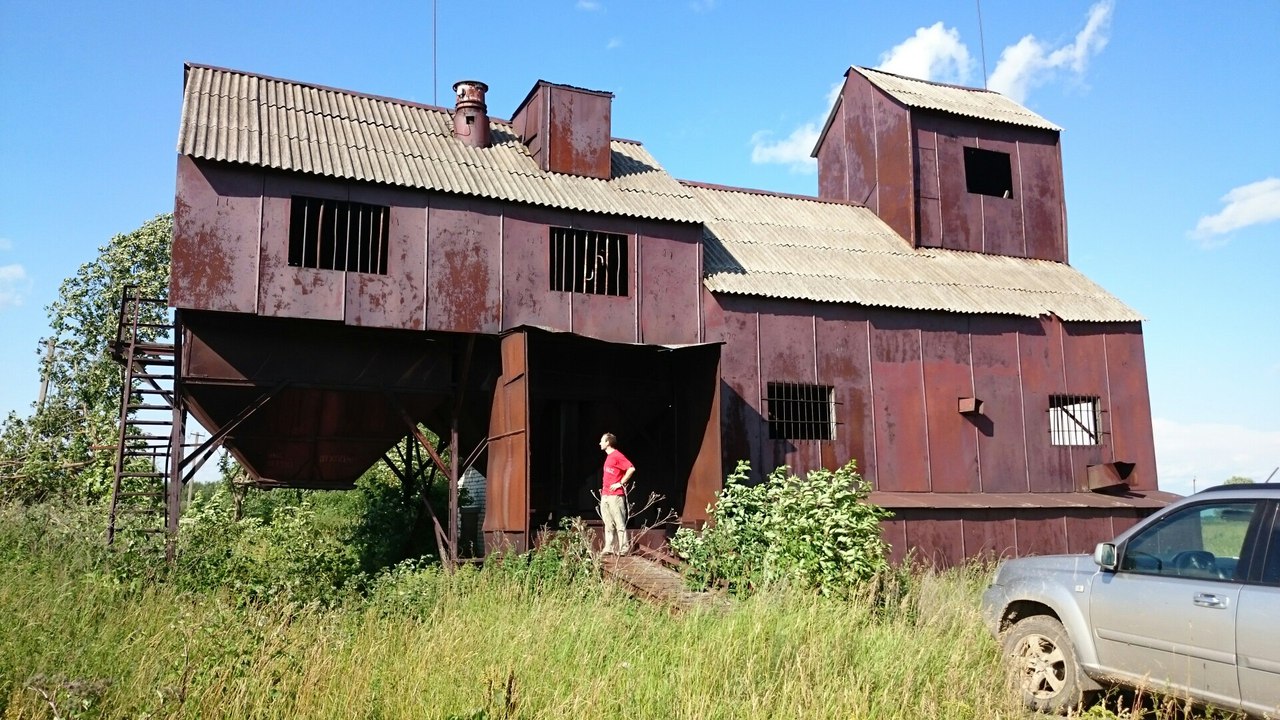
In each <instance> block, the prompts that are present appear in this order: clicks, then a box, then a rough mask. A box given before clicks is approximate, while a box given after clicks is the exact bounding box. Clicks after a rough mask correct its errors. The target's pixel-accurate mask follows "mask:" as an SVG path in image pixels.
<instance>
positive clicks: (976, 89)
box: [852, 65, 1021, 105]
mask: <svg viewBox="0 0 1280 720" xmlns="http://www.w3.org/2000/svg"><path fill="white" fill-rule="evenodd" d="M852 67H853V68H855V69H857V70H867V71H870V72H873V73H879V74H880V75H888V76H890V77H896V78H898V79H899V80H908V81H910V82H918V83H924V84H925V85H933V86H936V87H945V88H952V89H954V90H966V91H968V92H982V93H991V94H992V95H999V96H1000V97H1003V98H1008V97H1009V96H1008V95H1005V94H1004V93H1001V92H997V91H995V90H992V89H991V88H980V87H971V86H969V85H956V84H955V83H944V82H938V81H937V80H924V79H922V78H917V77H911V76H910V75H902V74H899V73H894V72H889V71H888V70H881V69H879V68H871V67H867V66H865V65H853V66H852ZM1018 104H1019V105H1021V103H1018Z"/></svg>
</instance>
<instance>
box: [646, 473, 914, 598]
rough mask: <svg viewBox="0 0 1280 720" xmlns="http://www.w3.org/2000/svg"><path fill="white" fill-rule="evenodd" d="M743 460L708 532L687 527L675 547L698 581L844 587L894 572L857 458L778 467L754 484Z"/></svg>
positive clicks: (742, 586) (747, 586) (880, 514)
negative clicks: (809, 467) (814, 466)
mask: <svg viewBox="0 0 1280 720" xmlns="http://www.w3.org/2000/svg"><path fill="white" fill-rule="evenodd" d="M750 471H751V466H750V464H749V463H747V462H745V461H740V462H739V463H738V467H737V469H736V470H735V471H734V472H733V473H732V474H731V475H729V477H728V478H727V479H726V481H725V486H724V489H723V490H721V491H720V493H719V495H718V497H717V500H716V503H715V505H714V506H712V507H711V508H710V512H711V521H712V524H710V525H709V526H708V527H707V528H706V529H704V530H703V531H702V532H695V531H693V530H689V529H687V528H684V529H681V530H680V531H678V532H677V533H676V536H675V537H674V538H672V540H671V546H672V548H673V549H674V550H675V551H676V553H678V554H679V555H680V556H681V557H683V558H684V559H686V560H687V561H688V562H689V570H688V575H689V577H690V579H691V581H692V582H694V583H697V584H700V585H704V586H705V585H710V584H714V583H718V582H727V583H728V584H730V585H731V586H732V587H734V588H736V589H737V590H739V591H748V590H752V589H756V588H760V587H764V586H769V585H778V584H782V585H791V586H799V587H808V588H814V589H817V590H819V591H821V592H823V593H839V592H843V591H846V590H848V589H851V588H854V587H857V586H859V585H861V584H863V583H865V582H867V581H869V580H872V579H874V578H877V577H879V576H880V575H881V574H883V573H885V572H887V571H888V570H889V565H888V560H887V557H886V556H887V551H888V545H887V544H886V543H885V542H884V540H883V539H882V538H881V536H880V520H881V519H882V518H885V517H889V516H890V513H889V511H887V510H884V509H883V508H880V507H877V506H875V505H871V504H869V503H867V502H865V500H866V497H867V493H868V492H869V491H870V484H869V483H867V481H865V480H863V479H862V476H861V475H859V474H858V473H857V471H856V466H855V464H854V462H853V461H850V462H849V463H848V464H847V465H845V466H844V467H842V468H840V469H838V470H834V471H832V470H826V469H819V470H813V471H811V472H810V473H809V474H808V476H807V477H805V478H804V479H801V478H799V477H796V476H795V475H792V474H791V469H790V468H787V467H780V468H778V469H776V470H774V471H773V472H772V473H770V474H769V476H768V478H766V479H765V481H764V482H762V483H760V484H758V485H748V484H747V481H748V479H749V476H750Z"/></svg>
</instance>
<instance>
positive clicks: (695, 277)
mask: <svg viewBox="0 0 1280 720" xmlns="http://www.w3.org/2000/svg"><path fill="white" fill-rule="evenodd" d="M672 230H674V231H675V232H671V231H668V233H667V234H666V235H660V234H657V233H654V232H653V231H652V230H644V231H641V232H640V233H638V234H637V236H636V242H635V245H636V252H637V254H638V255H639V257H638V258H637V260H638V261H639V262H637V263H636V265H637V267H639V275H638V276H637V281H638V283H639V285H640V286H641V287H642V292H638V293H636V302H637V303H638V304H639V306H640V337H639V341H640V342H643V343H649V344H658V345H667V344H683V343H691V342H699V341H701V339H702V329H701V327H700V318H699V313H698V312H696V310H697V308H698V306H699V303H701V300H702V251H701V243H702V229H701V228H698V227H694V226H688V227H682V228H673V229H672Z"/></svg>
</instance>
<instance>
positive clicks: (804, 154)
mask: <svg viewBox="0 0 1280 720" xmlns="http://www.w3.org/2000/svg"><path fill="white" fill-rule="evenodd" d="M843 87H844V81H841V82H838V83H836V84H835V85H832V86H831V89H830V90H828V91H827V109H826V112H824V113H822V116H821V117H819V118H818V119H817V120H812V121H810V122H807V123H805V124H804V125H801V126H800V127H798V128H796V129H795V130H793V131H791V134H790V135H788V136H787V137H785V138H783V139H782V140H778V141H777V142H771V141H770V140H769V138H770V137H772V136H773V133H771V132H769V131H767V130H761V131H760V132H757V133H755V134H754V135H752V136H751V162H753V163H755V164H757V165H765V164H777V165H786V166H787V167H788V168H790V169H791V172H802V173H808V172H816V171H817V169H818V161H817V160H815V159H813V158H811V157H809V155H810V154H811V153H812V152H813V146H814V145H817V144H818V135H820V134H821V133H822V125H823V123H825V122H826V120H827V115H829V114H830V113H831V107H832V106H833V105H835V104H836V98H838V97H840V89H841V88H843Z"/></svg>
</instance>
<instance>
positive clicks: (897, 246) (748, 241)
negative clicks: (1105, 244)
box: [689, 184, 1142, 322]
mask: <svg viewBox="0 0 1280 720" xmlns="http://www.w3.org/2000/svg"><path fill="white" fill-rule="evenodd" d="M689 187H690V189H691V190H692V191H693V192H694V195H695V196H696V197H697V198H698V200H699V201H700V202H701V204H702V206H703V208H705V211H706V216H705V218H706V219H705V220H704V227H705V230H704V233H703V236H704V237H703V247H704V252H703V256H704V258H703V263H704V267H705V270H706V273H707V277H706V280H705V284H706V287H707V288H708V289H709V290H711V291H712V292H721V293H732V294H739V295H756V296H763V297H773V298H787V299H793V300H811V301H814V302H837V303H856V304H859V305H868V306H873V307H890V308H902V309H910V310H936V311H943V312H957V313H972V314H994V315H1017V316H1022V317H1040V316H1042V315H1048V314H1053V315H1056V316H1058V317H1059V318H1061V319H1063V320H1068V321H1092V322H1114V321H1136V320H1141V319H1142V317H1141V316H1140V315H1138V314H1137V313H1136V312H1134V311H1133V310H1132V309H1131V308H1129V307H1128V306H1127V305H1125V304H1124V303H1122V302H1121V301H1120V300H1118V299H1116V298H1115V297H1114V296H1112V295H1111V294H1109V293H1108V292H1107V291H1106V290H1103V289H1102V288H1101V287H1099V286H1098V285H1097V284H1095V283H1094V282H1093V281H1091V280H1089V278H1087V277H1085V276H1084V275H1083V274H1082V273H1081V272H1080V271H1078V270H1076V269H1075V268H1073V267H1071V266H1070V265H1066V264H1064V263H1057V262H1052V261H1049V260H1033V259H1027V258H1014V257H1007V256H1003V255H987V254H983V253H974V252H961V251H957V250H942V249H936V248H918V249H917V248H913V247H911V246H910V245H909V244H908V243H907V242H906V241H905V240H903V239H902V238H901V237H899V236H898V234H897V233H895V232H894V231H893V230H892V229H891V228H890V227H889V226H888V225H886V224H885V223H884V222H883V221H882V220H880V218H879V217H877V216H876V214H875V213H874V212H872V211H871V210H869V209H867V208H865V207H860V206H856V205H848V204H842V203H832V202H824V201H820V200H810V199H804V198H796V197H787V196H779V195H767V194H761V193H753V192H744V191H739V190H732V189H726V188H710V187H705V186H699V185H692V184H690V185H689Z"/></svg>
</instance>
